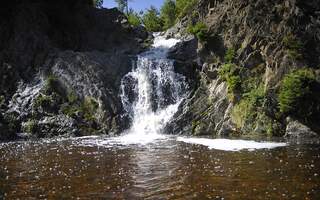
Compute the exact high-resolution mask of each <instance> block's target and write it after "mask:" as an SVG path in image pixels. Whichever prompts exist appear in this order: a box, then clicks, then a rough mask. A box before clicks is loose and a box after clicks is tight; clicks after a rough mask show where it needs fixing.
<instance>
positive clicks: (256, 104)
mask: <svg viewBox="0 0 320 200" xmlns="http://www.w3.org/2000/svg"><path fill="white" fill-rule="evenodd" d="M264 100H265V91H264V87H263V85H259V86H258V87H256V88H253V89H252V90H251V91H250V92H248V93H245V94H244V95H243V97H242V99H241V100H240V102H239V103H237V104H236V105H235V106H234V108H233V111H232V119H233V121H234V122H235V123H236V125H237V126H238V127H239V128H241V127H243V126H244V125H245V123H246V122H248V121H249V124H255V122H256V120H257V119H256V118H257V116H258V114H259V112H258V110H259V108H260V107H261V106H262V105H263V102H264ZM260 114H261V113H260ZM260 116H261V115H260ZM266 132H267V130H266Z"/></svg>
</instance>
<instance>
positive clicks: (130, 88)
mask: <svg viewBox="0 0 320 200" xmlns="http://www.w3.org/2000/svg"><path fill="white" fill-rule="evenodd" d="M178 42H179V40H176V39H165V38H163V37H161V36H158V35H156V37H155V40H154V44H153V48H151V49H150V50H149V51H147V52H145V53H144V54H142V55H140V56H139V57H138V60H137V62H136V63H135V64H134V65H133V66H134V67H133V69H132V71H131V72H130V73H128V74H127V75H126V76H125V77H124V78H123V79H122V83H121V100H122V104H123V106H124V109H125V110H126V111H127V114H128V116H129V117H130V118H131V121H132V126H131V128H130V129H129V130H127V131H126V132H125V133H124V134H123V135H122V136H120V137H115V138H109V139H99V138H92V139H90V138H89V139H87V140H83V141H82V144H83V145H90V146H91V145H98V146H105V147H112V145H115V144H121V145H130V144H142V145H145V144H149V143H153V142H156V141H159V140H164V139H165V140H176V141H179V142H184V143H189V144H198V145H204V146H207V147H208V148H209V149H217V150H224V151H240V150H243V149H248V150H255V149H271V148H276V147H283V146H286V145H287V144H286V143H271V142H255V141H248V140H228V139H206V138H187V137H178V138H176V137H169V136H166V135H163V134H162V132H161V131H162V129H163V127H164V126H165V124H166V123H168V122H169V121H170V120H171V119H172V117H173V115H174V114H175V113H176V112H177V110H178V106H179V104H180V102H181V101H182V100H183V98H184V97H185V95H186V93H187V90H188V86H187V84H186V83H185V79H184V77H183V76H181V75H179V74H176V73H174V70H173V62H172V61H171V60H169V59H167V58H166V55H167V52H168V50H169V48H170V47H173V46H174V45H175V44H176V43H178Z"/></svg>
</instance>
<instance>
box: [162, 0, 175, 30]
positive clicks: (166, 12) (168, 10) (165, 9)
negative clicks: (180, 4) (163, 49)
mask: <svg viewBox="0 0 320 200" xmlns="http://www.w3.org/2000/svg"><path fill="white" fill-rule="evenodd" d="M160 17H161V19H162V21H163V23H164V29H168V28H170V27H172V26H173V25H174V24H175V22H176V17H177V15H176V3H175V1H174V0H166V1H165V2H164V4H163V6H162V7H161V13H160Z"/></svg>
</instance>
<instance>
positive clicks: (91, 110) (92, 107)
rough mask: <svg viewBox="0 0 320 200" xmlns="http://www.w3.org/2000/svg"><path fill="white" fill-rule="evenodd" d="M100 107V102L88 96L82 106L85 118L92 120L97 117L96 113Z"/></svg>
mask: <svg viewBox="0 0 320 200" xmlns="http://www.w3.org/2000/svg"><path fill="white" fill-rule="evenodd" d="M98 108H99V104H98V102H97V101H96V100H95V99H94V98H92V97H86V98H85V100H84V101H83V103H82V105H81V107H80V109H81V112H82V113H83V116H84V119H85V120H87V121H92V120H94V119H95V118H94V115H95V114H96V111H97V109H98Z"/></svg>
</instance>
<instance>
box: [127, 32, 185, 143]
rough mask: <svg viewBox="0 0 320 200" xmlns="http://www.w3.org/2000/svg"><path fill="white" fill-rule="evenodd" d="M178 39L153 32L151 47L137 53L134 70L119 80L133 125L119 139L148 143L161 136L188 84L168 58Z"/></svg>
mask: <svg viewBox="0 0 320 200" xmlns="http://www.w3.org/2000/svg"><path fill="white" fill-rule="evenodd" d="M178 42H179V40H177V39H172V38H171V39H165V38H164V37H163V36H160V35H159V34H156V35H155V40H154V44H153V46H152V48H151V49H150V50H149V51H147V52H144V53H143V54H141V55H139V56H138V59H137V61H136V62H135V63H134V64H133V69H132V71H131V72H129V73H128V74H127V75H126V76H125V77H124V78H123V79H122V81H121V100H122V104H123V107H124V109H125V111H126V113H127V114H128V115H129V117H130V119H131V121H132V126H131V128H130V129H129V130H128V131H126V134H125V136H123V137H122V138H121V139H122V140H123V141H122V142H128V143H131V142H133V143H135V142H139V143H148V142H150V141H152V140H154V139H158V138H162V137H164V136H163V135H161V130H162V129H163V127H164V126H165V124H166V123H167V122H169V121H170V119H171V118H172V116H173V115H174V114H175V112H176V111H177V109H178V106H179V104H180V102H181V100H182V99H183V98H184V97H185V95H186V93H187V90H188V85H187V83H186V81H185V77H184V76H182V75H180V74H177V73H175V72H174V67H173V61H172V60H170V59H168V58H167V52H168V50H169V48H170V47H173V46H174V45H175V44H177V43H178Z"/></svg>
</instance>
